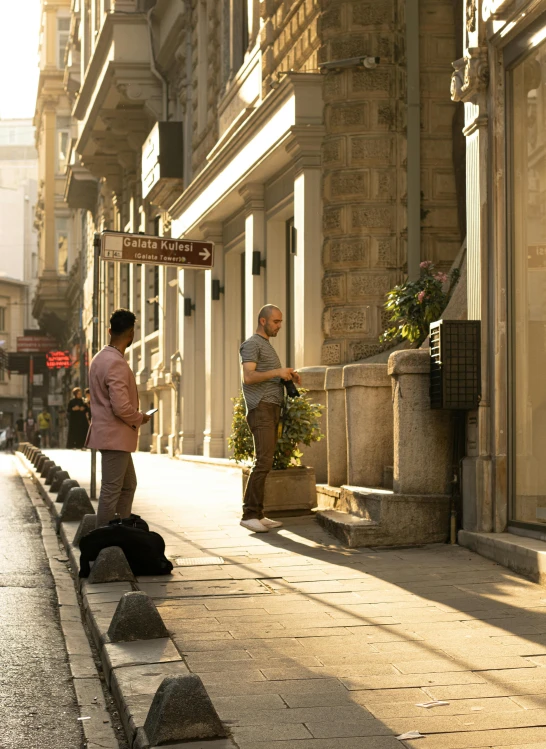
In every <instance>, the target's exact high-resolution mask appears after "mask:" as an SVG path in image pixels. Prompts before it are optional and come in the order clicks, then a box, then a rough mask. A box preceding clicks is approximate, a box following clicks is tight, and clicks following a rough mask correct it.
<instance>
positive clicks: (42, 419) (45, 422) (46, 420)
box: [38, 406, 51, 447]
mask: <svg viewBox="0 0 546 749" xmlns="http://www.w3.org/2000/svg"><path fill="white" fill-rule="evenodd" d="M38 430H39V432H40V446H41V447H50V446H51V445H50V444H49V435H50V433H51V414H50V413H49V411H48V410H47V408H46V406H44V407H43V408H42V410H41V411H40V413H39V414H38Z"/></svg>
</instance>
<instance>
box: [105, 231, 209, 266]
mask: <svg viewBox="0 0 546 749" xmlns="http://www.w3.org/2000/svg"><path fill="white" fill-rule="evenodd" d="M101 258H102V259H103V260H113V261H117V262H120V263H145V264H150V265H172V266H178V267H180V268H212V266H213V265H214V242H198V241H193V240H191V239H164V238H163V237H152V236H147V235H145V234H123V233H122V232H108V231H105V232H103V233H102V234H101Z"/></svg>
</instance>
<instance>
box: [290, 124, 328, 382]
mask: <svg viewBox="0 0 546 749" xmlns="http://www.w3.org/2000/svg"><path fill="white" fill-rule="evenodd" d="M321 142H322V133H319V134H318V135H317V134H316V133H315V134H313V136H311V137H309V138H298V139H297V140H296V141H295V142H294V143H292V144H291V145H290V146H289V148H288V151H289V153H290V155H291V156H292V157H293V158H294V162H295V178H294V227H295V230H296V254H295V257H294V287H295V288H296V289H297V292H296V294H295V298H294V359H295V362H294V363H295V366H296V368H297V369H300V368H301V367H315V366H317V365H318V364H319V363H320V357H321V348H322V321H321V316H320V314H319V310H321V309H322V299H321V279H322V260H321V256H322V253H321V247H322V228H321V225H320V221H317V216H318V215H319V213H320V212H321V210H322V170H321V157H320V146H321Z"/></svg>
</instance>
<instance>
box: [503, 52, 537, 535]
mask: <svg viewBox="0 0 546 749" xmlns="http://www.w3.org/2000/svg"><path fill="white" fill-rule="evenodd" d="M508 82H509V91H510V99H511V102H510V107H509V123H508V124H509V125H510V129H511V133H510V147H511V162H512V164H511V175H512V181H511V193H512V205H511V210H510V211H509V216H510V220H511V222H512V226H511V232H510V233H511V242H512V252H511V256H512V263H513V266H512V273H511V274H510V277H511V279H512V283H513V289H512V310H513V315H512V341H513V349H512V357H511V361H512V362H513V372H512V374H513V385H512V396H513V403H512V406H513V408H512V414H513V432H512V434H513V449H512V462H511V464H512V466H513V480H512V520H513V521H516V522H522V523H532V524H536V523H546V461H545V460H544V455H545V451H546V377H545V370H546V200H545V196H546V44H542V45H541V46H539V47H537V48H535V49H534V50H533V51H532V52H531V53H530V54H529V55H528V56H527V57H526V58H525V59H524V60H522V61H521V62H519V63H518V64H516V65H515V66H514V67H513V69H512V70H511V71H510V73H509V76H508Z"/></svg>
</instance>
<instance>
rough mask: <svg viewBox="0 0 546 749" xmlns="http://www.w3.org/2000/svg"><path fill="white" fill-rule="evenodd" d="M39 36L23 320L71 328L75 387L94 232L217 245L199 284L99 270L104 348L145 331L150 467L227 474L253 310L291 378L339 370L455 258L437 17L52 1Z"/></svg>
mask: <svg viewBox="0 0 546 749" xmlns="http://www.w3.org/2000/svg"><path fill="white" fill-rule="evenodd" d="M417 8H418V11H417V10H416V9H417ZM416 12H418V16H417V15H416ZM43 18H44V22H43V29H44V33H43V40H42V75H41V78H40V88H39V94H38V104H37V113H36V125H37V129H38V143H39V149H40V163H41V175H42V177H41V178H42V180H43V182H44V184H43V185H42V192H41V203H40V211H41V213H40V212H39V215H40V216H41V227H40V232H41V244H40V257H41V271H40V285H39V288H38V292H37V295H36V303H35V312H36V314H37V315H38V317H39V319H40V321H41V322H42V324H47V321H48V320H49V321H50V322H51V321H53V323H55V322H56V321H55V318H54V317H52V316H51V315H53V314H54V315H55V316H56V318H57V319H60V320H62V321H66V322H67V325H66V331H67V333H66V334H67V336H68V337H69V343H70V345H72V346H73V345H74V342H75V341H78V342H79V362H80V366H81V378H82V381H83V376H84V375H83V370H84V367H83V366H82V363H83V361H84V354H85V352H87V354H88V353H89V350H90V342H91V328H92V307H91V292H92V237H93V234H94V232H95V231H101V230H102V229H106V228H108V229H115V230H122V231H129V232H138V231H141V232H146V233H149V234H160V235H163V236H173V237H177V238H178V237H181V238H184V237H186V238H187V237H189V238H195V239H208V240H212V241H214V242H215V244H216V257H215V266H214V268H213V269H212V270H211V271H193V270H192V271H190V270H187V271H183V270H176V269H173V268H164V267H159V268H157V267H152V266H146V265H142V266H137V265H130V266H129V265H124V264H115V263H103V264H102V265H101V282H100V283H101V286H100V300H101V320H102V326H101V340H102V341H103V342H104V340H105V335H106V321H107V319H108V315H109V312H110V311H111V310H112V309H113V308H114V307H115V306H119V305H127V306H129V307H131V308H132V309H134V310H135V312H136V313H137V315H138V318H139V322H138V327H137V331H136V336H135V342H134V344H133V346H132V347H131V349H130V351H129V353H128V356H129V360H130V363H131V366H132V367H133V369H134V371H135V373H136V377H137V382H138V386H139V390H140V395H141V400H142V402H143V404H144V406H146V407H148V406H150V405H156V406H157V407H158V408H159V411H158V413H157V415H156V417H155V418H154V419H153V421H152V422H150V426H149V427H147V428H145V429H143V430H142V432H141V438H140V439H141V442H140V446H141V448H142V449H152V450H154V451H158V452H161V451H167V450H168V451H169V452H170V453H171V454H178V453H187V454H204V455H206V456H211V457H223V456H226V455H227V437H228V435H229V432H230V425H231V409H232V404H231V398H232V397H233V396H235V395H236V394H237V391H238V389H239V365H238V358H237V351H238V347H239V344H240V342H241V341H242V340H243V339H244V338H245V337H246V336H247V335H249V334H250V333H251V332H252V331H253V330H254V328H255V317H256V313H257V310H258V309H259V307H260V306H261V305H262V304H263V303H265V302H266V301H267V302H274V303H277V304H278V305H279V306H280V307H281V308H282V309H283V310H284V312H285V319H286V323H285V330H284V333H283V335H282V336H280V337H279V339H278V340H277V341H276V342H275V345H276V346H277V347H278V348H279V353H280V354H281V356H282V358H283V360H285V361H286V362H287V363H288V364H292V365H295V366H297V367H298V368H305V367H314V366H320V365H322V366H326V365H330V366H343V365H345V364H347V363H350V362H353V361H358V360H361V359H363V358H365V357H368V356H370V355H373V354H378V353H380V352H381V350H382V347H381V345H380V344H379V341H378V337H379V334H380V333H381V332H382V329H383V323H384V317H383V309H382V306H383V302H384V295H385V292H386V291H387V290H388V289H389V288H391V287H392V286H394V285H395V283H397V282H398V281H400V280H401V279H402V278H403V277H404V276H405V274H406V273H407V272H408V270H409V273H410V275H412V276H414V277H415V276H416V275H417V274H418V272H419V262H420V261H421V260H423V259H430V260H433V261H435V262H436V263H438V264H439V265H440V266H441V267H443V268H448V267H449V266H450V264H451V262H452V260H453V258H454V257H455V256H456V254H457V252H458V250H459V248H460V245H461V241H462V239H463V236H462V235H461V222H460V220H459V216H460V203H461V200H460V191H459V193H458V190H457V171H458V170H457V169H456V168H455V167H454V163H453V159H452V152H453V150H454V148H455V152H457V147H456V146H457V143H456V142H457V140H458V139H457V136H456V137H455V139H454V138H453V135H452V131H453V121H454V118H456V117H457V113H458V111H459V108H458V106H457V105H455V104H454V103H453V102H451V101H450V99H449V94H448V88H449V77H450V71H451V61H452V60H453V59H454V57H455V56H456V36H457V35H456V31H455V20H454V19H456V18H458V15H457V13H455V14H454V11H453V3H452V2H451V0H449V1H448V0H434V1H432V0H421V2H420V3H418V4H417V3H415V2H414V1H413V0H406V2H402V3H400V2H394V0H381V1H379V2H374V3H367V2H364V3H363V2H361V1H358V2H357V0H344V1H343V2H341V1H340V2H333V3H330V4H328V6H327V7H324V8H323V4H321V3H319V2H317V0H294V1H293V2H286V0H270V1H268V2H266V3H264V2H258V0H237V1H236V2H233V0H230V1H228V0H226V2H217V0H199V2H197V3H196V2H189V1H187V2H180V0H166V1H165V2H157V3H156V2H138V1H137V0H117V1H116V2H114V1H113V0H111V2H105V0H91V2H87V3H83V2H75V3H72V6H71V7H70V4H69V2H68V0H65V1H63V0H57V1H56V2H53V3H47V6H46V5H45V4H44V13H43ZM406 19H409V21H408V22H407V23H406ZM66 34H68V50H67V51H66V54H65V56H64V58H63V54H64V50H65V44H66V39H67V36H66ZM376 58H378V59H376ZM63 68H64V69H63ZM70 111H72V116H73V119H72V120H71V119H70V117H69V114H70ZM420 112H421V119H420V115H419V113H420ZM156 126H158V128H157V129H156ZM67 133H68V137H69V142H68V148H67V149H65V147H64V143H65V141H64V140H63V139H64V138H65V136H66V134H67ZM459 140H460V138H459ZM145 144H146V146H145ZM144 146H145V147H144ZM143 147H144V148H143ZM158 149H159V151H158ZM158 153H159V156H158ZM166 154H170V156H167V155H166ZM173 154H174V156H173ZM61 155H62V159H61V158H60V156H61ZM65 157H66V158H65ZM167 161H169V166H170V169H169V171H167V170H166V168H164V166H165V164H166V162H167ZM65 163H66V164H67V165H68V166H67V168H66V174H65V175H64V182H63V179H61V169H62V168H63V166H65ZM161 163H163V165H164V166H163V167H162V166H161ZM54 165H55V167H54ZM459 171H460V170H459ZM463 202H464V201H463ZM65 238H66V243H67V244H65ZM212 281H217V282H219V284H217V285H216V287H218V286H219V288H220V290H221V291H220V294H214V296H213V292H212ZM82 290H83V299H82V298H81V297H80V296H79V294H80V293H81V291H82ZM218 297H219V298H218ZM78 302H80V303H81V304H80V306H81V309H82V314H81V318H78V315H77V308H78ZM75 358H77V357H75Z"/></svg>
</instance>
